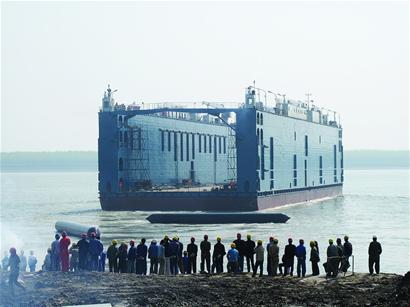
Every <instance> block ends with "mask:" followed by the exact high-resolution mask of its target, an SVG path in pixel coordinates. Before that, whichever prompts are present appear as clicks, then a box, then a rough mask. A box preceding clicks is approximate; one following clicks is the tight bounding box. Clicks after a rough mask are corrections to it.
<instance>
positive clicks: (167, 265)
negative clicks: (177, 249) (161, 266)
mask: <svg viewBox="0 0 410 307" xmlns="http://www.w3.org/2000/svg"><path fill="white" fill-rule="evenodd" d="M164 255H165V271H164V273H165V275H170V274H171V252H170V249H169V238H168V236H165V237H164Z"/></svg>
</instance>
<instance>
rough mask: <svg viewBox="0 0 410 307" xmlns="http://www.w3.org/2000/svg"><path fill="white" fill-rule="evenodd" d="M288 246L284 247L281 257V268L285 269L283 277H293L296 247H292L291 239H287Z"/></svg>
mask: <svg viewBox="0 0 410 307" xmlns="http://www.w3.org/2000/svg"><path fill="white" fill-rule="evenodd" d="M288 243H289V244H288V245H286V246H285V254H284V255H283V266H284V267H285V272H284V274H283V275H284V276H286V275H288V274H290V276H293V267H294V264H295V256H296V246H295V245H293V244H292V243H293V240H292V238H289V239H288Z"/></svg>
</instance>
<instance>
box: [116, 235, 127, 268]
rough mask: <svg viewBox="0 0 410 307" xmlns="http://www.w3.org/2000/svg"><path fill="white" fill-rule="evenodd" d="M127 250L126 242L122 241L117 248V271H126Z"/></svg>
mask: <svg viewBox="0 0 410 307" xmlns="http://www.w3.org/2000/svg"><path fill="white" fill-rule="evenodd" d="M127 250H128V246H127V244H126V243H125V242H122V243H121V245H120V247H119V248H118V271H119V272H120V273H128V267H127Z"/></svg>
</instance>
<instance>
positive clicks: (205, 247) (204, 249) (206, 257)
mask: <svg viewBox="0 0 410 307" xmlns="http://www.w3.org/2000/svg"><path fill="white" fill-rule="evenodd" d="M199 247H200V249H201V273H205V263H206V271H207V273H208V274H210V273H211V243H209V241H208V235H204V240H203V241H202V242H201V244H200V246H199Z"/></svg>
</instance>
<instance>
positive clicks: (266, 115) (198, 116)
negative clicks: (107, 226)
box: [98, 86, 343, 211]
mask: <svg viewBox="0 0 410 307" xmlns="http://www.w3.org/2000/svg"><path fill="white" fill-rule="evenodd" d="M260 91H263V90H261V89H257V88H256V87H255V86H251V87H248V88H247V89H246V93H245V102H244V103H242V104H239V103H237V104H232V105H231V106H230V107H226V104H225V106H222V105H220V104H209V103H204V102H201V103H199V102H198V103H192V104H189V105H188V104H175V103H174V104H143V103H141V104H135V103H134V104H132V105H128V106H125V105H118V104H116V103H115V102H114V99H113V91H112V90H111V89H110V88H108V89H107V91H106V92H105V94H104V98H103V101H102V105H103V106H102V109H101V111H100V112H99V141H98V147H99V151H98V157H99V192H100V202H101V206H102V208H103V209H105V210H165V211H177V210H187V211H197V210H198V211H199V210H200V211H254V210H261V209H266V208H271V207H275V206H280V205H285V204H290V203H297V202H303V201H309V200H313V199H319V198H324V197H333V196H337V195H340V194H341V193H342V186H343V145H342V128H341V125H340V122H339V120H337V119H336V114H335V113H333V112H329V111H324V110H323V109H319V108H317V107H315V106H313V105H311V103H310V101H309V98H308V100H307V101H306V102H304V101H292V100H289V99H286V97H285V96H284V95H283V96H280V97H279V96H277V95H275V96H276V97H275V99H273V101H271V102H268V101H267V100H266V91H263V92H264V93H265V101H264V102H262V101H261V99H260ZM198 105H199V107H198ZM332 113H333V114H332ZM332 115H333V117H332Z"/></svg>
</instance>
